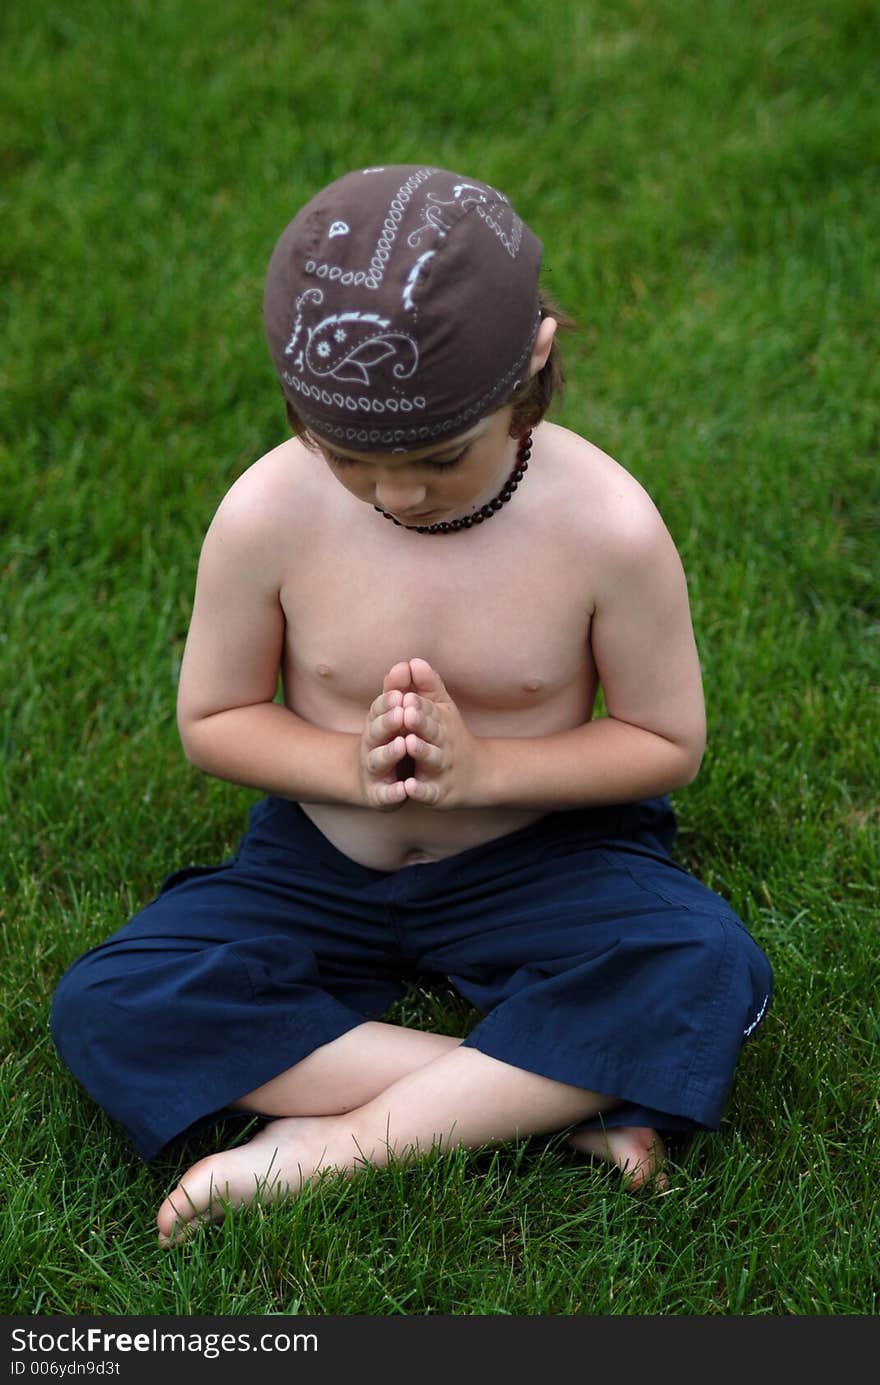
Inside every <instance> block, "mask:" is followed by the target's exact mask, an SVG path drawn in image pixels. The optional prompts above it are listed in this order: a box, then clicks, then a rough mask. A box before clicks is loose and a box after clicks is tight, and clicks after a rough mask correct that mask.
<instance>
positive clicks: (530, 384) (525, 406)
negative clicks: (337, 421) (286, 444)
mask: <svg viewBox="0 0 880 1385" xmlns="http://www.w3.org/2000/svg"><path fill="white" fill-rule="evenodd" d="M538 304H539V306H540V310H541V318H542V320H543V318H545V317H552V318H554V319H555V320H556V322H557V323H558V325H559V327H560V328H561V329H562V330H564V331H569V330H571V329H572V328H574V326H575V322H574V319H573V318H571V317H569V315H568V314H567V313H565V312H563V310H562V309H561V308H560V307H559V305H558V304H557V303H556V301H555V300H554V299H553V298H551V297H550V295H549V294H548V293H547V292H546V291H545V290H544V289H543V288H542V289H539V291H538ZM564 390H565V372H564V371H563V368H562V359H561V355H560V350H559V338H558V336H556V337H554V338H553V345H552V346H551V348H550V355H549V356H548V357H547V360H546V361H545V363H544V365H543V366H542V367H541V369H540V370H539V371H538V373H537V375H533V376H532V377H531V378H530V379H529V380H527V381H526V383H525V384H524V385H523V386H521V388H520V389H518V390H515V391H514V392H513V394H511V395H510V396H509V398H507V399H505V400H503V401H502V402H501V403H500V404H499V405H498V408H499V409H503V408H504V407H505V406H506V405H507V404H512V405H513V415H512V417H511V420H510V435H511V437H513V438H521V437H522V435H523V433H527V432H528V431H529V429H530V428H537V426H538V424H539V423H540V422H541V420H542V419H543V418H544V417H546V415H547V413H548V411H549V409H550V405H551V403H552V402H553V400H554V399H556V400H557V402H559V401H560V400H561V398H562V395H563V393H564ZM282 394H283V395H284V407H285V411H286V413H287V421H288V423H289V424H290V428H291V431H292V433H293V435H294V437H297V438H299V440H300V441H301V442H304V443H305V445H306V446H307V447H312V448H314V447H315V446H317V444H316V442H315V440H314V438H313V437H312V434H311V433H310V431H309V426H308V424H307V423H306V422H305V421H304V420H303V419H302V418H300V416H299V414H298V413H297V412H296V410H295V409H294V407H293V405H292V404H291V402H290V400H289V399H288V398H287V395H286V394H284V391H283V389H282Z"/></svg>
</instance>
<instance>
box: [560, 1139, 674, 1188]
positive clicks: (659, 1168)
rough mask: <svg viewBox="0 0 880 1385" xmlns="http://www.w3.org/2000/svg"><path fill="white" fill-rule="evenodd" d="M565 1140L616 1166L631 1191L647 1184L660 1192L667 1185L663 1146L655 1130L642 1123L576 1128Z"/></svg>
mask: <svg viewBox="0 0 880 1385" xmlns="http://www.w3.org/2000/svg"><path fill="white" fill-rule="evenodd" d="M568 1143H569V1144H570V1145H571V1147H572V1149H577V1150H580V1152H581V1153H582V1154H592V1155H595V1157H596V1158H598V1159H605V1160H607V1161H608V1163H610V1164H614V1165H616V1167H617V1168H619V1169H620V1172H621V1173H622V1174H623V1178H624V1183H625V1185H626V1187H627V1188H628V1189H629V1190H630V1191H631V1192H634V1191H635V1190H636V1188H643V1187H645V1186H646V1185H651V1186H652V1187H653V1188H654V1189H655V1190H657V1191H661V1192H665V1191H666V1189H668V1187H669V1178H668V1177H667V1175H666V1172H665V1170H664V1168H663V1165H664V1163H665V1160H666V1148H665V1146H664V1144H663V1141H662V1140H661V1139H660V1136H659V1135H658V1134H657V1132H656V1130H649V1129H647V1127H645V1126H643V1125H618V1126H613V1127H612V1128H611V1129H609V1130H579V1131H577V1133H576V1134H574V1135H570V1136H569V1139H568Z"/></svg>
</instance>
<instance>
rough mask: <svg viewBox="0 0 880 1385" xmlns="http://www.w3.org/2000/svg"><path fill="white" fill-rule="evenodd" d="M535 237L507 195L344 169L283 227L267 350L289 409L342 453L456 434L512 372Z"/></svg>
mask: <svg viewBox="0 0 880 1385" xmlns="http://www.w3.org/2000/svg"><path fill="white" fill-rule="evenodd" d="M541 253H542V246H541V242H540V241H539V240H538V238H537V237H536V236H535V235H533V233H532V232H531V231H530V230H529V228H528V227H527V226H526V225H525V223H524V222H523V221H521V220H520V218H519V217H518V216H517V215H516V213H515V212H514V210H513V208H512V207H511V205H510V203H509V202H508V200H507V198H506V197H505V196H504V195H503V194H502V193H500V192H497V191H496V190H495V189H494V188H491V187H489V186H488V185H487V184H485V183H480V182H475V181H474V180H473V179H469V178H464V177H462V176H461V175H460V174H457V173H450V172H448V171H446V170H445V169H441V168H428V167H420V166H419V165H417V164H395V165H388V166H386V167H384V168H364V169H359V170H357V171H356V172H354V173H347V174H345V176H344V177H342V178H339V179H338V180H337V181H336V182H334V183H331V184H330V185H329V186H328V187H326V188H324V189H323V190H322V191H321V192H319V193H317V195H316V196H315V197H313V198H312V199H311V201H310V202H308V203H307V204H306V205H305V207H303V208H302V210H301V211H300V212H299V213H298V214H297V216H295V217H294V219H293V221H291V223H290V224H289V226H288V227H287V228H286V230H285V231H284V232H283V233H282V235H281V237H280V239H279V240H278V243H277V245H276V246H275V249H274V252H273V254H272V258H271V261H270V263H269V271H268V274H267V278H266V293H265V301H264V314H265V323H266V335H267V338H268V341H269V350H270V352H271V354H272V360H273V361H274V362H275V368H276V370H277V371H278V375H279V377H280V380H281V386H282V389H283V390H284V393H285V395H286V397H287V399H289V401H290V403H291V406H292V407H293V410H294V412H295V413H296V414H297V415H298V416H299V417H300V418H301V419H302V420H303V422H304V423H306V424H307V425H308V426H309V427H310V428H312V429H313V430H314V432H315V433H316V434H318V436H319V437H321V438H326V439H327V441H328V442H335V443H336V444H337V446H340V447H347V448H350V449H351V450H352V451H361V452H381V451H408V450H411V449H415V448H419V447H425V446H426V445H430V444H431V443H434V442H443V441H445V440H446V439H447V438H454V437H455V436H456V435H457V434H460V433H463V432H466V431H467V429H469V428H471V427H472V426H473V425H474V424H475V423H477V422H478V421H479V420H480V419H481V418H484V417H485V416H486V415H487V414H489V413H491V412H492V411H493V410H494V409H497V408H500V407H501V405H502V404H503V403H504V402H505V400H506V399H507V398H508V397H509V395H510V394H512V393H513V391H514V390H515V389H516V388H517V387H518V386H519V385H520V384H522V383H524V381H525V379H526V376H527V372H528V367H529V362H530V359H531V353H532V348H533V346H534V341H535V335H536V333H537V329H538V326H539V320H540V314H539V308H538V272H539V269H540V265H541Z"/></svg>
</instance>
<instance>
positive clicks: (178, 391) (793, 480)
mask: <svg viewBox="0 0 880 1385" xmlns="http://www.w3.org/2000/svg"><path fill="white" fill-rule="evenodd" d="M0 26H2V31H0V32H2V38H3V48H4V53H5V55H6V59H7V60H6V62H5V63H4V65H3V68H4V71H3V75H2V95H0V132H2V133H0V161H2V164H0V166H2V173H3V178H2V189H3V192H2V197H3V205H2V215H3V236H2V242H0V270H2V277H3V283H4V286H5V290H6V293H5V297H6V299H7V302H8V317H7V323H6V331H5V338H4V347H5V349H4V353H3V361H2V366H0V371H2V376H0V446H2V453H0V467H2V488H0V523H2V553H0V572H2V582H3V588H2V593H3V627H2V631H0V665H2V676H3V685H2V697H0V738H2V740H0V744H2V754H3V760H2V763H3V782H2V811H3V819H2V821H3V829H2V830H3V841H2V845H3V873H4V880H3V898H2V905H0V908H2V930H3V958H4V967H3V971H4V981H3V991H4V1005H3V1019H2V1033H3V1037H2V1053H3V1055H4V1057H3V1060H2V1074H3V1084H2V1091H3V1116H2V1126H0V1130H2V1138H0V1160H2V1163H3V1186H4V1189H5V1190H6V1196H5V1199H4V1206H3V1209H2V1212H0V1237H2V1249H0V1283H2V1284H3V1286H4V1287H3V1289H2V1299H0V1310H2V1311H3V1312H5V1313H8V1314H11V1313H25V1314H49V1313H79V1314H84V1313H85V1314H88V1313H92V1314H127V1313H146V1314H178V1313H180V1314H189V1313H196V1312H198V1313H204V1312H207V1313H218V1314H261V1313H268V1312H283V1313H291V1312H292V1313H304V1314H381V1315H386V1314H425V1313H440V1314H442V1313H446V1314H449V1313H453V1314H500V1313H505V1314H521V1315H534V1314H553V1315H559V1314H700V1315H702V1314H750V1315H756V1314H771V1315H786V1314H802V1315H808V1314H809V1315H816V1314H823V1315H827V1314H873V1313H876V1312H877V1309H878V1289H880V1285H878V1274H877V1269H876V1247H877V1244H878V1229H880V1228H878V1213H877V1205H878V1204H877V1195H876V1189H877V1183H878V1176H880V1159H878V1155H877V1146H878V1134H880V1120H878V1115H880V1085H878V1077H877V1073H878V1042H877V1041H878V1033H877V1004H876V997H877V994H878V979H880V978H878V955H880V949H878V915H880V909H878V902H880V901H878V869H877V867H878V809H877V784H878V741H880V737H878V734H877V730H878V719H877V691H878V683H880V678H878V657H877V656H878V633H880V605H878V582H877V568H876V545H877V539H878V535H877V516H878V513H880V486H878V481H877V462H876V451H877V434H878V428H877V423H878V411H880V410H878V398H880V394H878V383H880V381H878V374H880V372H878V361H880V351H878V346H880V342H878V335H880V334H878V327H877V323H878V313H877V307H878V304H877V292H876V287H877V286H876V254H875V246H876V227H877V224H878V211H880V207H878V202H880V196H878V184H877V178H876V149H877V147H878V140H880V128H878V127H880V118H878V107H877V103H876V99H875V92H876V75H877V73H876V66H875V63H876V52H877V39H878V32H877V29H878V26H877V22H876V14H875V10H874V7H873V6H872V5H871V4H869V3H867V2H866V3H860V0H823V2H822V3H819V0H798V3H795V0H779V2H778V3H776V4H774V5H768V4H764V3H761V0H737V2H736V3H734V0H702V3H699V4H697V3H692V4H691V3H685V4H682V3H678V0H655V3H652V4H650V5H648V4H644V3H640V0H621V2H620V3H617V4H614V5H605V4H601V3H599V0H561V2H560V3H554V0H549V3H547V4H545V5H542V6H539V7H536V6H535V5H534V4H533V3H526V0H508V2H507V3H505V4H504V5H500V6H488V5H482V4H476V3H473V0H463V3H461V4H459V5H457V6H449V5H447V4H440V3H439V0H385V3H379V2H378V0H358V3H355V0H305V2H304V3H300V4H299V5H296V6H271V7H259V6H256V7H255V6H253V5H250V4H247V3H245V0H225V2H224V3H222V4H219V5H218V4H208V3H207V0H190V2H189V3H185V4H180V3H176V0H174V2H172V0H140V2H139V3H132V4H130V5H128V6H125V7H119V6H116V5H111V4H110V3H109V2H108V0H104V2H103V3H102V2H101V0H65V3H63V4H61V3H59V0H47V3H46V4H44V5H43V6H42V7H41V8H40V9H39V11H38V12H36V11H32V10H29V9H28V8H27V7H22V6H7V7H6V9H5V11H4V15H3V18H2V20H0ZM422 159H429V160H431V161H434V162H437V163H441V164H445V165H447V166H449V167H452V168H456V169H459V170H460V171H463V172H466V173H473V174H476V175H478V176H481V177H483V178H486V179H487V180H489V181H491V182H494V183H495V184H497V185H498V186H500V187H502V188H503V189H505V190H506V191H508V192H509V193H510V195H511V196H512V197H513V199H514V201H515V203H516V205H517V207H518V209H519V210H521V211H522V213H523V215H524V216H525V217H526V219H527V220H528V221H529V222H530V224H532V225H533V226H534V227H535V229H536V230H537V231H538V233H539V234H540V235H541V236H542V238H543V240H544V242H545V246H546V255H545V268H546V281H547V283H548V285H549V286H550V287H551V289H552V290H553V292H554V293H555V294H556V295H557V297H558V298H559V299H560V300H561V302H562V303H563V304H564V305H565V306H566V307H568V309H569V310H570V311H571V312H572V313H573V314H574V315H575V317H576V319H577V321H578V331H577V333H576V334H573V335H572V336H571V337H570V338H569V339H568V341H567V343H566V364H567V372H568V378H569V387H568V392H567V395H566V398H565V401H564V403H563V405H562V407H561V408H560V409H559V410H558V411H557V413H556V417H557V418H558V419H559V420H560V421H561V422H564V423H567V424H569V425H570V426H572V427H574V428H576V429H578V430H579V431H582V432H584V433H585V434H586V436H588V437H590V438H591V439H592V440H593V441H594V442H596V443H598V444H599V445H600V446H601V447H603V448H604V449H605V450H607V451H609V452H611V453H612V454H613V455H614V456H616V457H617V458H618V459H619V460H620V461H621V462H623V463H624V465H626V466H627V467H629V468H630V469H631V470H632V471H633V472H634V473H635V474H636V475H637V476H638V477H639V479H640V480H642V481H643V483H644V484H645V485H646V486H647V487H648V489H649V490H650V491H651V493H652V494H653V495H654V497H655V499H656V500H657V502H658V504H659V505H660V508H661V510H662V512H663V514H664V516H665V518H666V520H667V523H668V525H669V527H670V529H671V531H672V533H673V536H674V537H675V539H676V541H677V543H678V545H679V547H680V550H681V553H682V556H683V558H684V561H685V565H686V568H687V571H688V575H689V581H690V589H691V596H692V605H693V614H694V623H695V627H696V630H697V636H698V640H699V644H700V650H701V656H702V661H703V667H704V672H705V680H706V691H707V702H708V709H709V719H710V746H709V751H708V753H707V757H706V761H705V764H704V768H703V770H702V772H701V774H700V776H699V778H698V779H697V780H696V781H695V783H694V784H693V785H692V786H691V787H690V788H689V789H688V790H687V791H685V792H683V793H681V794H679V795H678V796H677V807H678V810H679V813H680V817H681V823H682V831H681V852H682V855H683V857H684V859H685V860H686V861H687V862H688V863H689V864H690V865H691V866H692V867H693V868H695V869H696V870H698V872H699V873H700V874H701V876H702V877H703V878H704V879H705V880H706V881H707V882H708V883H709V884H710V885H712V886H713V887H714V888H716V889H718V890H720V891H722V892H723V893H725V894H726V895H727V896H728V897H729V898H730V899H731V900H732V902H733V903H734V905H735V907H736V908H737V909H738V910H739V911H740V912H741V913H742V914H743V916H744V918H745V919H746V922H747V923H748V926H749V927H750V929H751V930H752V932H753V933H754V934H755V936H756V937H757V938H758V940H759V941H760V942H761V944H762V945H763V946H764V948H765V949H766V951H767V952H768V954H769V955H770V958H771V961H772V963H773V966H774V969H775V973H776V998H775V1003H774V1006H773V1009H772V1011H771V1013H770V1016H769V1018H768V1020H767V1022H766V1024H765V1026H764V1028H763V1030H762V1031H761V1033H760V1036H759V1037H758V1038H757V1039H756V1040H755V1041H754V1043H752V1044H751V1045H749V1046H747V1048H746V1049H745V1051H744V1054H743V1058H742V1062H741V1064H740V1068H739V1071H738V1076H737V1081H736V1085H735V1088H734V1091H733V1094H732V1097H731V1101H730V1104H729V1107H728V1111H727V1114H726V1117H725V1122H724V1126H723V1128H722V1130H721V1131H720V1132H719V1133H718V1134H716V1135H705V1136H700V1137H699V1138H698V1139H696V1140H695V1141H693V1142H692V1143H691V1144H689V1145H684V1146H680V1147H676V1148H674V1149H673V1168H672V1191H671V1192H670V1193H669V1194H668V1195H667V1196H664V1197H660V1196H648V1197H644V1198H638V1199H634V1198H630V1197H627V1196H626V1195H624V1194H623V1193H622V1192H621V1190H620V1187H619V1185H618V1184H617V1182H616V1181H615V1180H614V1178H613V1176H611V1175H610V1174H609V1173H608V1172H607V1171H606V1170H605V1169H603V1168H600V1167H593V1166H590V1165H588V1164H586V1163H583V1162H580V1161H578V1160H577V1159H576V1158H575V1157H574V1156H573V1155H572V1154H571V1153H570V1152H568V1151H567V1150H566V1149H565V1147H564V1145H563V1144H562V1143H561V1142H559V1141H550V1142H549V1143H547V1142H543V1143H542V1142H531V1143H528V1144H523V1145H519V1146H505V1147H504V1148H502V1149H500V1150H498V1151H494V1152H492V1151H489V1152H483V1151H476V1152H473V1153H468V1154H466V1153H459V1154H456V1155H454V1156H452V1157H450V1158H448V1159H441V1158H439V1157H428V1158H426V1159H425V1160H424V1161H423V1162H422V1163H420V1164H419V1165H418V1166H415V1167H409V1168H404V1167H392V1168H390V1169H388V1170H385V1171H383V1172H377V1171H368V1172H366V1173H364V1174H363V1175H362V1176H361V1177H360V1178H359V1179H356V1180H355V1181H354V1182H350V1183H349V1182H340V1181H334V1180H332V1179H325V1180H324V1181H323V1182H322V1183H321V1184H320V1185H318V1186H317V1187H315V1188H314V1189H312V1190H311V1191H310V1192H309V1193H308V1194H306V1195H304V1196H303V1197H302V1198H300V1199H299V1200H298V1201H296V1202H295V1203H292V1204H288V1205H285V1206H283V1207H275V1208H266V1209H262V1208H255V1209H254V1210H253V1211H252V1212H251V1213H250V1214H249V1215H246V1216H236V1217H233V1218H231V1219H229V1221H227V1223H226V1224H224V1225H223V1226H222V1227H220V1228H217V1229H214V1230H211V1231H208V1232H206V1233H205V1234H204V1235H203V1236H200V1237H199V1238H197V1239H196V1240H194V1241H193V1242H192V1243H191V1244H188V1245H186V1246H185V1247H183V1248H180V1249H178V1250H174V1251H171V1252H162V1251H160V1250H159V1249H158V1247H157V1246H156V1243H155V1239H154V1232H153V1228H152V1223H153V1217H154V1214H155V1208H156V1206H157V1204H158V1202H159V1201H160V1200H161V1197H162V1196H163V1195H164V1193H165V1191H167V1189H168V1187H169V1185H170V1184H172V1183H173V1181H175V1178H176V1176H177V1174H178V1173H179V1172H180V1170H181V1169H182V1168H184V1167H186V1163H187V1162H190V1161H191V1160H192V1159H193V1158H195V1157H197V1155H199V1154H200V1153H203V1152H207V1150H208V1149H209V1148H211V1137H210V1134H208V1133H206V1134H204V1135H203V1136H200V1137H199V1139H198V1140H195V1141H193V1142H192V1143H191V1145H190V1147H188V1148H187V1149H184V1150H182V1151H178V1152H176V1153H175V1154H174V1155H173V1156H172V1155H168V1156H166V1157H164V1158H163V1159H162V1160H160V1161H158V1162H157V1163H156V1164H155V1165H153V1166H150V1167H149V1168H148V1167H145V1166H143V1165H141V1164H140V1163H139V1162H138V1161H137V1160H136V1158H135V1157H134V1156H133V1155H132V1154H131V1152H130V1151H129V1149H128V1147H127V1146H126V1145H125V1143H124V1141H123V1140H122V1139H121V1137H120V1136H119V1134H118V1133H117V1132H116V1131H115V1130H114V1129H113V1128H111V1126H110V1124H109V1122H108V1121H107V1120H106V1119H105V1118H104V1116H103V1115H102V1114H101V1113H100V1112H98V1111H96V1110H95V1108H94V1107H93V1106H92V1105H91V1104H90V1103H89V1101H88V1100H87V1099H86V1098H85V1097H84V1095H83V1094H82V1093H81V1092H80V1091H79V1089H78V1088H77V1086H76V1084H75V1082H74V1081H73V1079H72V1078H71V1077H70V1076H69V1075H68V1074H67V1073H66V1071H65V1070H64V1069H63V1068H62V1067H61V1065H60V1063H59V1061H58V1060H57V1058H56V1056H55V1054H54V1050H53V1048H52V1045H51V1042H50V1040H49V1037H48V1031H47V1015H48V1007H49V1003H50V998H51V995H52V991H53V989H54V986H55V984H56V982H57V980H58V977H59V976H60V974H61V972H62V970H63V969H64V968H65V967H66V965H67V964H68V963H69V962H70V961H71V960H72V959H73V958H74V957H75V956H77V955H78V954H79V953H80V952H81V951H83V950H84V949H85V948H86V947H87V946H89V945H91V944H93V943H95V942H97V941H99V940H100V939H102V938H103V937H104V936H106V935H107V934H108V933H109V932H111V931H112V930H113V929H114V928H116V927H117V926H118V924H119V923H120V922H122V921H123V920H124V919H125V918H126V917H128V915H129V914H130V913H131V912H132V911H133V910H134V909H136V908H137V907H138V906H139V905H140V904H141V903H143V902H144V901H145V900H147V899H148V898H150V897H151V895H152V893H153V892H154V889H155V886H156V884H157V882H158V880H159V879H160V878H161V877H162V876H163V875H164V874H166V873H167V872H168V871H169V870H170V869H171V868H172V867H173V866H174V865H176V864H178V863H183V862H186V861H188V860H191V859H192V860H214V859H218V858H219V857H221V856H223V855H225V854H226V853H227V852H228V850H229V849H230V848H231V847H232V845H233V843H234V842H235V840H236V838H237V836H238V835H239V832H240V830H241V827H242V825H243V818H244V813H245V810H246V808H247V806H248V804H249V803H250V802H251V801H253V798H254V797H255V796H254V795H252V794H250V793H248V792H246V791H244V790H241V789H237V788H234V787H231V786H228V785H223V784H220V783H215V782H211V781H208V780H206V779H203V778H201V777H200V776H199V775H198V774H197V773H196V772H195V771H194V770H192V769H191V768H190V767H189V766H188V765H187V764H186V763H185V761H184V758H183V755H182V753H181V751H180V749H179V746H178V742H177V736H176V731H175V726H174V715H173V709H174V693H175V683H176V677H177V671H178V665H179V659H180V653H181V649H182V643H183V639H184V636H185V632H186V626H187V621H188V615H189V603H190V600H191V596H192V587H193V581H194V575H195V564H196V559H197V555H198V548H199V544H200V541H201V536H202V534H203V532H204V529H205V527H206V525H207V523H208V521H209V519H210V517H211V514H212V512H213V509H214V507H215V506H216V504H217V503H218V501H219V499H220V497H221V496H222V494H223V493H224V491H225V490H226V489H227V487H228V485H229V484H230V482H231V480H232V479H234V477H235V476H237V475H238V474H239V473H240V472H241V471H242V470H243V469H244V468H245V467H246V466H247V465H248V464H249V463H250V462H251V461H252V460H253V459H254V458H255V457H257V456H258V455H260V454H261V453H262V452H264V451H265V450H267V449H268V448H269V447H271V446H273V445H274V444H276V443H277V442H278V441H280V439H281V438H282V436H283V435H284V421H283V414H282V410H281V408H280V401H279V395H278V392H277V387H276V385H275V383H274V380H273V377H272V372H271V367H270V364H269V360H268V355H267V352H266V350H265V346H264V342H263V337H262V326H261V321H260V301H261V284H262V277H263V273H264V269H265V264H266V261H267V258H268V254H269V251H270V249H271V246H272V244H273V242H274V239H275V236H276V235H277V234H278V231H279V230H280V228H281V226H283V224H284V223H285V222H286V220H287V219H288V217H289V216H290V215H291V214H292V211H293V210H294V209H295V208H296V207H297V206H298V205H299V204H300V202H301V201H303V200H305V198H307V197H308V196H309V195H310V194H311V193H312V192H313V191H314V190H315V189H316V188H317V187H318V186H320V185H321V184H322V183H324V182H326V181H328V180H329V179H330V178H331V177H333V176H335V175H337V174H339V173H342V172H344V171H346V170H347V169H348V168H350V167H355V166H358V165H361V164H368V163H374V162H377V161H379V160H381V161H387V162H390V161H403V162H409V161H415V160H422ZM406 1017H407V1019H409V1020H411V1021H414V1022H417V1023H422V1024H425V1025H433V1024H438V1023H439V1024H443V1023H449V1024H450V1025H451V1024H452V1023H453V1022H454V1021H455V1020H456V1019H457V1018H458V1019H460V1018H461V1016H460V1015H456V1013H455V1009H454V1007H452V1009H451V1010H450V1008H449V1004H448V998H447V997H444V996H440V997H434V998H431V997H426V996H416V997H415V998H414V999H413V1001H412V1002H410V1005H409V1008H408V1009H407V1010H406Z"/></svg>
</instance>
